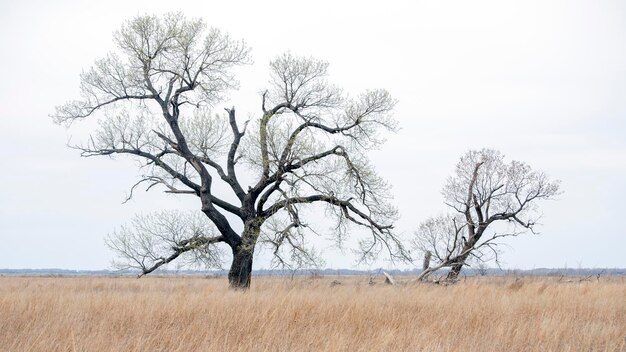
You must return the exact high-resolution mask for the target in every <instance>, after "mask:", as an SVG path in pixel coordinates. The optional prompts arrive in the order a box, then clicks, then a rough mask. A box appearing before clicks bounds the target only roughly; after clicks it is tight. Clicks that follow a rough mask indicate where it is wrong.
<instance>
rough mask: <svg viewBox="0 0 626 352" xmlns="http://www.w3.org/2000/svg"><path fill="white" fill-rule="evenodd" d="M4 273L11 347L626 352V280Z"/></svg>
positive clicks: (1, 325)
mask: <svg viewBox="0 0 626 352" xmlns="http://www.w3.org/2000/svg"><path fill="white" fill-rule="evenodd" d="M334 279H336V278H322V279H311V278H301V279H295V280H289V279H283V278H281V279H277V278H255V279H253V287H252V289H251V290H250V291H249V292H246V293H243V292H233V291H229V290H228V289H227V283H226V280H225V279H204V278H144V279H139V280H138V279H132V278H36V277H0V349H1V350H2V351H626V343H625V341H624V338H625V336H626V282H625V280H624V278H612V279H610V278H602V279H601V280H600V281H599V282H598V281H596V280H595V279H594V280H593V281H585V282H580V283H579V282H575V283H565V282H557V280H555V279H549V278H541V279H530V278H525V279H522V280H518V281H515V279H512V278H508V279H505V278H489V279H467V280H466V281H464V282H460V283H458V284H456V285H453V286H447V287H445V286H437V285H430V284H408V285H404V286H394V287H391V286H387V285H384V284H382V279H378V283H377V284H375V285H369V284H368V279H367V278H363V277H359V278H343V279H340V280H341V281H342V284H341V285H335V286H332V285H331V282H332V281H333V280H334Z"/></svg>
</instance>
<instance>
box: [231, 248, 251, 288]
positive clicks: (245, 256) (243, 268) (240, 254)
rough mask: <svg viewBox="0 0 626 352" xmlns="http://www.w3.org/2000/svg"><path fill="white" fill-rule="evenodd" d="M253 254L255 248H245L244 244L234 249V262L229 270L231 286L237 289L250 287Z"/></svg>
mask: <svg viewBox="0 0 626 352" xmlns="http://www.w3.org/2000/svg"><path fill="white" fill-rule="evenodd" d="M253 255H254V250H253V248H244V246H243V245H239V246H238V247H236V248H235V249H233V263H232V264H231V266H230V271H229V272H228V283H229V285H230V288H232V289H236V290H247V289H248V288H250V279H251V276H252V258H253Z"/></svg>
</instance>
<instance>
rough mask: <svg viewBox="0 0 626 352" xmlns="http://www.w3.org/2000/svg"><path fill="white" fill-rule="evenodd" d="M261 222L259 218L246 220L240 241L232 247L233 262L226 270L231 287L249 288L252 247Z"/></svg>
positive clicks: (257, 235) (259, 230)
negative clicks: (228, 269)
mask: <svg viewBox="0 0 626 352" xmlns="http://www.w3.org/2000/svg"><path fill="white" fill-rule="evenodd" d="M262 223H263V222H262V221H261V220H260V219H252V220H250V221H247V222H246V223H245V225H244V230H243V233H242V234H241V242H240V243H239V244H237V245H236V246H234V247H232V249H233V262H232V264H231V266H230V271H229V272H228V283H229V285H230V288H232V289H235V290H247V289H248V288H250V279H251V276H252V260H253V259H254V247H255V246H256V241H257V238H258V237H259V233H260V232H261V224H262Z"/></svg>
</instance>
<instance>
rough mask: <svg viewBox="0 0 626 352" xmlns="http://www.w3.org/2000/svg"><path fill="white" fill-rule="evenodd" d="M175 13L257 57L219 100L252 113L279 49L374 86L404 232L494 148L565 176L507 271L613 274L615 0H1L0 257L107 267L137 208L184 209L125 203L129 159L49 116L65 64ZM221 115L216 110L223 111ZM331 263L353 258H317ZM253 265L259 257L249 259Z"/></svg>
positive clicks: (618, 48) (622, 148)
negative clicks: (79, 148) (391, 100)
mask: <svg viewBox="0 0 626 352" xmlns="http://www.w3.org/2000/svg"><path fill="white" fill-rule="evenodd" d="M166 11H183V12H184V13H186V14H187V15H188V16H192V17H193V16H197V17H202V18H204V19H205V21H206V22H207V23H208V24H209V25H210V26H214V27H217V28H220V29H222V30H223V31H226V32H228V33H230V34H231V35H232V36H233V37H235V38H243V39H245V40H246V42H247V43H248V45H249V46H250V47H251V48H252V50H253V51H252V54H253V58H254V61H255V63H254V65H252V66H248V67H245V68H243V69H241V70H239V76H238V77H239V79H240V81H241V89H240V90H239V91H238V92H234V93H233V94H232V95H231V100H230V101H228V102H225V103H224V104H223V105H224V106H230V105H235V106H236V107H237V110H238V112H239V114H242V113H243V114H246V115H247V114H253V113H258V106H259V97H258V91H259V90H260V89H261V88H263V87H264V85H265V83H266V82H267V77H268V76H267V72H268V70H267V64H268V62H269V60H270V59H271V58H273V57H274V56H276V55H278V54H281V53H283V52H285V51H287V50H291V52H292V53H294V54H298V55H307V56H308V55H313V56H315V57H317V58H320V59H324V60H327V61H329V62H330V64H331V68H330V71H331V77H330V78H331V80H332V81H333V82H334V83H337V84H338V85H341V86H343V87H345V88H346V89H347V90H348V91H350V92H355V93H356V92H358V91H361V90H364V89H366V88H386V89H388V90H389V91H390V92H391V93H392V95H393V96H394V97H395V98H396V99H398V100H399V104H398V106H397V109H396V111H395V117H396V118H397V120H398V121H399V122H400V125H401V127H402V130H401V131H400V132H399V133H398V134H397V135H392V136H390V138H389V141H388V143H387V144H386V145H385V147H384V148H383V149H382V150H380V151H377V152H376V153H374V154H373V155H372V159H373V162H374V164H375V165H376V166H377V169H378V171H379V172H380V174H382V175H383V176H384V177H385V178H387V180H388V181H389V182H390V183H391V184H392V185H393V187H394V188H393V193H394V196H395V199H396V204H397V205H398V207H399V209H400V212H401V215H402V218H401V220H400V221H399V222H398V224H397V229H398V231H400V232H403V233H405V234H407V235H409V234H410V233H411V232H412V231H413V229H414V228H416V226H417V224H418V222H419V221H421V220H423V219H425V218H426V217H428V216H431V215H436V214H437V213H438V212H441V211H443V210H445V207H444V206H443V203H442V197H441V195H440V193H439V192H440V189H441V187H442V185H443V183H444V182H445V179H446V177H447V176H448V175H449V174H451V173H452V171H453V168H454V165H455V163H456V161H457V159H458V158H459V157H460V156H461V155H462V154H463V153H464V152H465V151H466V150H468V149H470V148H481V147H490V148H496V149H499V150H501V151H502V152H503V153H504V154H506V155H507V157H508V158H509V159H516V160H522V161H525V162H527V163H529V164H530V165H531V166H533V167H534V168H536V169H541V170H544V171H546V172H547V173H548V174H549V175H550V176H552V177H554V178H558V179H561V180H562V181H563V183H562V188H563V190H564V191H565V193H564V194H563V195H562V196H561V197H560V200H558V201H552V202H548V203H544V204H541V208H542V210H543V213H544V217H543V224H544V225H543V226H541V228H540V229H539V231H540V232H541V235H540V236H524V237H519V238H515V239H512V240H510V241H508V243H509V244H510V245H511V248H508V249H506V252H505V254H504V256H503V259H504V262H505V266H506V267H511V268H533V267H562V266H564V265H567V266H569V267H578V266H583V267H625V266H626V259H625V258H626V256H625V255H624V249H625V245H626V233H625V230H624V227H623V225H622V224H621V222H622V219H621V217H622V212H623V211H624V210H626V208H625V206H624V199H626V183H625V182H624V181H625V180H626V138H624V137H625V136H626V99H625V98H626V4H624V2H622V1H571V0H568V1H515V2H509V1H391V0H390V1H358V2H357V1H355V2H347V1H315V2H294V1H262V2H259V1H254V2H253V1H250V2H240V1H228V2H227V1H222V2H209V1H177V2H176V3H175V4H174V2H171V1H154V0H152V1H106V2H78V1H76V2H71V1H54V2H50V1H11V0H4V1H2V2H0V48H1V50H0V73H1V75H0V77H2V82H3V84H1V85H0V106H1V109H2V120H1V121H2V128H1V129H0V163H1V165H2V172H0V251H1V252H2V254H1V255H0V268H50V267H57V268H69V269H101V268H107V267H108V265H109V262H110V260H111V259H112V253H111V252H110V251H109V250H108V249H107V248H106V247H105V246H104V244H103V237H104V236H105V234H106V233H108V232H110V231H111V230H113V229H114V228H116V227H117V226H119V225H121V224H123V223H124V222H125V221H127V220H128V219H129V218H130V217H131V216H132V214H134V213H137V212H149V211H151V210H155V209H163V208H165V209H170V208H189V209H196V208H197V207H198V204H197V202H192V201H190V200H186V199H184V198H175V197H173V196H168V195H165V194H162V193H159V192H151V193H140V194H138V196H136V197H135V199H134V200H133V201H132V202H130V203H128V204H125V205H121V204H120V203H121V202H122V200H123V199H124V198H125V194H126V192H127V191H128V188H129V187H130V186H131V185H132V184H133V183H134V180H135V176H136V175H137V174H138V170H137V168H136V165H135V164H134V163H133V162H131V161H129V160H126V159H124V158H118V159H117V160H115V161H112V160H110V159H107V158H90V159H84V158H80V157H79V156H78V153H77V152H76V151H74V150H70V149H68V148H66V147H65V143H66V142H67V140H68V138H69V137H70V136H72V135H74V136H77V135H80V133H81V127H80V126H78V128H77V129H71V130H69V131H68V130H66V129H64V128H62V127H59V126H56V125H54V124H53V123H52V121H51V119H50V118H49V117H48V114H49V113H51V112H53V109H54V106H55V105H59V104H61V103H63V102H65V101H66V100H69V99H72V98H75V97H77V95H78V84H79V81H78V75H79V73H80V72H81V70H83V69H87V68H88V67H89V66H90V65H91V64H92V63H93V61H94V60H95V59H97V58H99V57H101V56H103V55H104V54H105V53H106V52H107V51H109V50H110V49H112V48H113V44H112V41H111V38H112V32H113V31H114V30H116V29H118V28H119V26H120V24H121V23H122V22H123V21H124V20H126V19H129V18H131V17H133V16H135V15H137V14H143V13H150V14H152V13H155V14H161V13H163V12H166ZM219 109H221V107H219ZM327 254H328V255H327V256H326V259H327V263H328V266H330V267H350V266H351V264H352V261H350V260H347V259H346V258H345V256H342V255H338V254H337V253H333V252H332V251H330V250H329V251H328V253H327ZM263 265H266V264H264V261H263V260H259V261H258V262H257V267H260V266H263Z"/></svg>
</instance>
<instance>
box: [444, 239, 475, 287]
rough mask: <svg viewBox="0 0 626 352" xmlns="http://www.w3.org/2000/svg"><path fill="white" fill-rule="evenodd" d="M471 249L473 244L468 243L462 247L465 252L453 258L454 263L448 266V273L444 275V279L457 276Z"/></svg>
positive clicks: (454, 278)
mask: <svg viewBox="0 0 626 352" xmlns="http://www.w3.org/2000/svg"><path fill="white" fill-rule="evenodd" d="M472 249H473V246H471V245H469V244H466V245H465V246H464V247H463V252H464V253H465V254H464V255H460V256H458V257H456V258H455V259H454V262H456V264H454V265H452V266H451V267H450V271H448V274H447V275H446V280H450V281H454V280H456V279H458V278H459V274H460V273H461V269H463V265H465V261H466V260H467V257H469V255H470V252H471V250H472Z"/></svg>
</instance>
